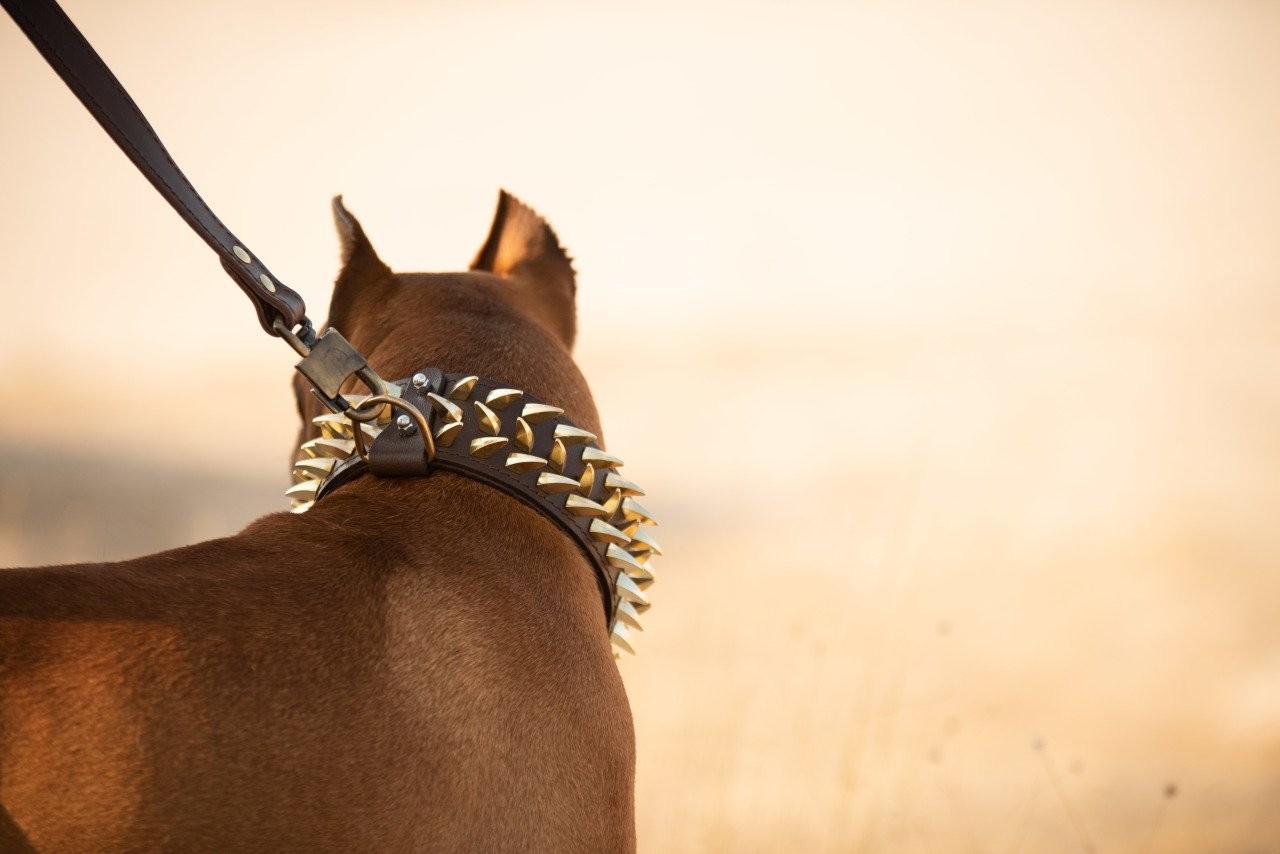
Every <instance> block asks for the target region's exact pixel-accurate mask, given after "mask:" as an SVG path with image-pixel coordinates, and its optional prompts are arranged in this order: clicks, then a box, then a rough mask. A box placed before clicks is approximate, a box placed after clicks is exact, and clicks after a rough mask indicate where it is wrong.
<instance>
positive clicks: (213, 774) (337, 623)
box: [0, 193, 635, 852]
mask: <svg viewBox="0 0 1280 854" xmlns="http://www.w3.org/2000/svg"><path fill="white" fill-rule="evenodd" d="M334 211H335V214H336V217H337V221H338V230H339V233H340V236H341V238H342V246H343V259H344V266H343V269H342V272H341V273H340V274H339V276H338V280H337V283H336V285H335V287H334V294H333V300H332V303H331V305H330V315H329V323H330V325H331V326H334V327H336V328H338V329H340V330H341V331H342V332H343V333H344V334H345V335H346V336H347V338H349V339H350V340H351V341H352V342H353V343H354V344H355V345H356V346H357V347H358V348H360V350H362V351H363V352H364V353H365V355H366V356H367V357H368V358H369V361H370V363H371V364H372V365H374V366H375V367H376V368H377V370H378V371H379V373H381V374H382V375H383V376H385V377H401V376H407V375H409V374H411V373H413V372H414V371H415V370H418V369H420V368H422V367H424V366H427V365H432V366H436V367H439V368H441V369H443V370H444V371H446V372H448V371H465V372H467V373H471V374H479V375H481V376H488V377H493V378H498V379H502V380H504V381H506V382H509V383H510V384H511V385H512V386H514V387H518V388H522V389H525V390H527V391H528V392H529V393H530V394H532V395H535V396H537V397H538V398H540V399H542V400H546V401H549V402H554V403H555V404H556V405H558V406H561V407H563V408H564V409H565V411H566V414H567V415H568V416H569V417H571V418H572V419H573V420H574V422H575V423H577V424H579V425H581V426H582V427H584V428H586V429H589V430H591V431H593V432H595V433H597V434H599V432H600V429H599V422H598V419H597V416H596V412H595V408H594V405H593V403H592V400H591V395H590V393H589V391H588V390H587V385H586V383H585V382H584V380H583V378H582V376H581V374H580V373H579V372H578V369H577V367H576V366H575V365H574V362H573V360H572V358H571V357H570V355H569V350H570V347H571V345H572V344H573V338H574V330H575V322H574V288H575V285H574V273H573V268H572V266H571V264H570V261H569V259H568V258H567V257H566V255H565V253H564V251H563V250H562V249H561V247H560V245H559V242H558V241H557V240H556V236H555V234H554V233H553V232H552V230H551V229H550V227H549V226H548V225H547V224H546V223H545V222H544V221H543V220H542V219H541V218H540V217H539V216H538V215H537V214H536V213H534V212H533V211H532V210H530V209H529V208H527V207H525V206H524V205H523V204H521V203H520V202H519V201H517V200H516V199H514V198H513V197H511V196H509V195H507V194H505V193H503V194H502V196H501V198H500V200H499V205H498V212H497V217H496V219H495V221H494V224H493V228H492V231H491V233H490V235H489V238H488V240H487V241H486V242H485V244H484V246H483V248H482V249H481V250H480V253H479V255H478V256H477V257H476V260H475V262H474V264H473V269H472V271H471V272H467V273H456V274H439V275H437V274H395V273H392V272H391V270H389V269H388V268H387V267H386V266H385V265H384V264H383V263H382V262H381V261H380V260H379V259H378V257H377V255H376V254H375V253H374V250H373V247H372V246H371V245H370V243H369V241H368V240H367V239H366V237H365V235H364V232H363V230H362V229H361V227H360V225H359V223H357V222H356V221H355V220H354V219H353V218H352V217H351V216H350V215H349V214H348V213H347V212H346V210H345V209H344V208H343V207H342V204H341V201H340V200H335V204H334ZM298 399H299V409H300V411H301V413H302V416H303V424H304V425H305V428H304V433H305V434H306V435H308V436H312V435H315V433H314V428H312V427H311V426H310V425H311V422H310V419H311V417H312V416H314V415H318V414H319V413H320V407H319V404H318V403H317V402H316V401H314V400H313V399H312V398H311V396H310V395H309V394H303V393H302V389H301V388H299V389H298ZM634 751H635V745H634V736H633V732H632V724H631V714H630V710H629V708H628V705H627V699H626V695H625V693H624V691H623V687H622V682H621V679H620V678H619V675H618V670H617V668H616V666H615V665H614V662H613V659H612V656H611V654H610V647H609V641H608V635H607V631H606V627H605V616H604V613H603V611H602V609H601V605H600V593H599V590H598V588H597V586H596V580H595V577H594V575H593V572H592V569H591V566H590V565H589V564H588V562H587V560H586V558H585V557H584V556H583V555H582V553H581V552H580V551H579V549H578V547H577V546H576V545H575V544H574V543H573V542H572V541H571V540H570V539H569V538H568V537H567V536H565V535H564V534H562V533H561V532H559V531H558V530H557V528H556V527H555V525H554V524H553V523H552V522H551V521H550V520H548V519H545V518H543V517H542V516H540V515H539V514H538V513H536V512H535V511H533V510H531V509H528V508H527V507H525V506H524V505H522V504H520V503H519V502H518V501H516V500H515V499H513V498H510V497H508V496H506V495H505V494H502V493H499V492H498V491H496V490H494V489H492V488H490V487H487V486H484V485H482V484H480V483H477V482H473V481H471V480H468V479H465V478H462V477H459V476H457V475H453V474H449V473H440V472H438V473H436V474H433V475H432V476H430V477H427V478H419V479H406V480H385V479H378V478H374V477H364V478H362V479H360V480H358V481H356V482H354V483H352V484H350V485H348V486H345V487H343V488H341V489H339V490H338V491H337V492H335V493H334V494H333V495H332V496H330V497H327V498H326V499H325V500H324V501H322V502H321V503H319V504H317V505H316V506H315V507H314V508H313V509H312V510H311V511H309V512H307V513H306V514H303V515H291V514H288V513H279V514H275V515H271V516H267V517H264V518H262V519H260V520H258V521H257V522H255V523H253V524H252V525H250V526H249V527H248V528H246V529H245V530H244V531H242V532H241V533H239V534H237V535H235V536H233V537H228V538H226V539H221V540H213V541H211V542H206V543H201V544H199V545H194V546H188V547H185V548H181V549H177V550H174V551H170V552H164V553H161V554H156V555H151V556H149V557H144V558H140V559H138V560H131V561H125V562H122V563H114V564H85V565H79V566H62V567H53V568H45V569H11V570H0V807H2V808H3V809H2V810H0V850H4V851H11V850H14V851H24V850H37V851H57V852H68V851H77V852H78V851H85V852H103V851H124V850H129V851H137V850H169V851H361V852H366V851H367V852H375V851H424V850H446V851H459V850H472V851H499V850H520V851H531V850H538V851H605V850H608V851H626V850H631V849H633V848H634V847H635V831H634V820H633V805H632V793H633V779H634V762H635V759H634Z"/></svg>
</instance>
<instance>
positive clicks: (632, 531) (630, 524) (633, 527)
mask: <svg viewBox="0 0 1280 854" xmlns="http://www.w3.org/2000/svg"><path fill="white" fill-rule="evenodd" d="M618 528H619V529H620V530H621V531H622V533H624V534H626V535H627V536H628V537H634V536H635V535H636V532H637V531H639V530H640V520H639V519H630V520H623V521H621V522H619V523H618Z"/></svg>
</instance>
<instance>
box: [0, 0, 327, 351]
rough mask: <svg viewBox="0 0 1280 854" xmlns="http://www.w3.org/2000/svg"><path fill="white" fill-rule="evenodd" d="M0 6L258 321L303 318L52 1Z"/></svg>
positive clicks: (266, 324)
mask: <svg viewBox="0 0 1280 854" xmlns="http://www.w3.org/2000/svg"><path fill="white" fill-rule="evenodd" d="M0 5H2V6H4V9H5V11H6V12H8V13H9V15H10V16H11V17H12V18H13V20H14V21H15V22H16V23H17V24H18V26H19V27H21V28H22V31H23V32H24V33H26V34H27V38H29V39H31V43H32V44H34V45H35V46H36V49H38V50H39V51H40V53H41V54H43V55H44V58H45V59H46V60H48V62H49V64H50V65H51V66H53V69H54V70H55V71H57V72H58V74H59V76H61V77H62V79H63V80H64V81H65V82H66V84H67V86H69V87H70V88H71V91H72V92H74V93H75V94H76V97H77V98H79V99H80V101H81V102H82V103H83V104H84V105H85V107H87V108H88V110H89V112H90V113H91V114H92V115H93V117H94V118H95V119H97V120H98V124H100V125H102V127H103V129H104V130H106V132H107V133H108V134H109V135H110V136H111V138H112V139H114V140H115V141H116V144H117V145H119V146H120V148H121V149H122V150H123V151H124V153H125V154H126V155H128V157H129V159H130V160H132V161H133V163H134V165H135V166H137V167H138V169H139V170H140V171H141V172H142V174H143V175H145V176H146V177H147V180H148V181H150V182H151V183H152V184H153V185H154V186H155V188H156V189H157V190H159V191H160V195H162V196H164V197H165V199H166V200H167V201H168V202H169V204H171V205H173V207H174V209H175V210H176V211H177V212H178V213H179V214H180V215H181V216H182V218H183V219H185V220H186V221H187V224H188V225H190V226H191V227H192V228H193V229H195V231H196V233H197V234H199V235H200V237H201V238H203V239H204V242H205V243H208V244H209V246H210V247H212V248H213V251H214V252H216V253H218V256H219V258H221V260H222V266H223V268H224V269H225V270H226V271H227V272H228V273H229V274H230V275H231V277H232V278H233V279H234V280H235V282H236V284H237V285H239V286H240V288H241V290H243V291H244V292H245V293H246V294H247V295H248V296H249V299H250V300H252V301H253V305H254V308H255V309H256V310H257V312H258V319H259V321H260V322H261V323H262V327H263V328H264V329H265V330H266V331H267V332H268V333H270V334H271V335H276V334H278V333H277V332H276V331H275V330H274V329H272V324H273V322H274V321H276V320H277V319H279V320H282V321H283V322H284V324H285V325H286V326H287V327H288V328H289V329H292V328H293V327H295V326H297V325H298V324H299V323H303V322H304V321H305V320H306V305H305V304H304V303H303V301H302V297H301V296H299V295H298V294H297V293H295V292H294V291H293V290H291V289H289V288H287V287H285V286H284V285H283V284H281V282H280V281H279V280H278V279H277V278H276V277H275V276H274V275H272V273H271V271H269V270H268V269H267V268H266V266H265V265H263V263H262V262H261V261H259V260H258V258H257V257H256V256H254V255H253V254H252V253H250V252H249V251H248V250H247V249H246V248H245V245H244V243H242V242H241V241H240V240H239V239H237V238H236V236H235V235H234V234H232V233H231V232H230V231H229V230H227V227H226V226H225V225H223V224H222V222H221V221H220V220H219V219H218V218H217V217H216V216H215V215H214V213H213V211H212V210H210V209H209V206H208V205H207V204H205V202H204V200H203V199H201V198H200V194H199V193H197V192H196V190H195V188H194V187H192V186H191V182H190V181H188V180H187V178H186V176H185V175H183V174H182V170H180V169H179V168H178V167H177V165H176V164H174V162H173V159H172V158H171V157H170V156H169V152H168V151H166V150H165V147H164V144H163V143H161V142H160V138H159V137H158V136H156V132H155V131H154V130H152V128H151V125H150V124H148V123H147V120H146V118H145V117H144V116H143V115H142V112H141V111H140V110H139V109H138V105H137V104H135V103H134V102H133V99H132V98H130V97H129V93H127V92H126V91H125V90H124V87H123V86H121V85H120V81H118V80H117V79H116V77H115V75H114V74H112V73H111V69H109V68H107V66H106V63H104V62H103V61H102V59H101V58H100V57H99V56H98V54H97V53H96V52H95V51H94V49H93V47H92V46H90V44H89V42H88V41H86V40H85V38H84V36H83V35H81V34H80V31H79V30H78V29H76V26H75V24H73V23H71V20H70V19H69V18H68V17H67V16H66V14H65V13H64V12H63V11H62V9H61V7H59V6H58V4H57V3H55V2H54V0H0ZM237 249H239V252H237V251H236V250H237ZM245 259H248V260H245Z"/></svg>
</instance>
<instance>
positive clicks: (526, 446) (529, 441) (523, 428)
mask: <svg viewBox="0 0 1280 854" xmlns="http://www.w3.org/2000/svg"><path fill="white" fill-rule="evenodd" d="M516 447H518V448H521V449H522V450H525V451H532V450H533V428H532V427H530V426H529V422H528V421H525V420H524V419H523V418H517V419H516Z"/></svg>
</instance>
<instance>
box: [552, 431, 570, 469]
mask: <svg viewBox="0 0 1280 854" xmlns="http://www.w3.org/2000/svg"><path fill="white" fill-rule="evenodd" d="M566 453H567V452H566V451H565V447H564V442H561V441H560V440H559V439H556V440H555V441H554V442H552V443H551V467H552V468H553V469H555V470H556V471H558V472H560V474H564V460H565V455H566Z"/></svg>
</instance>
